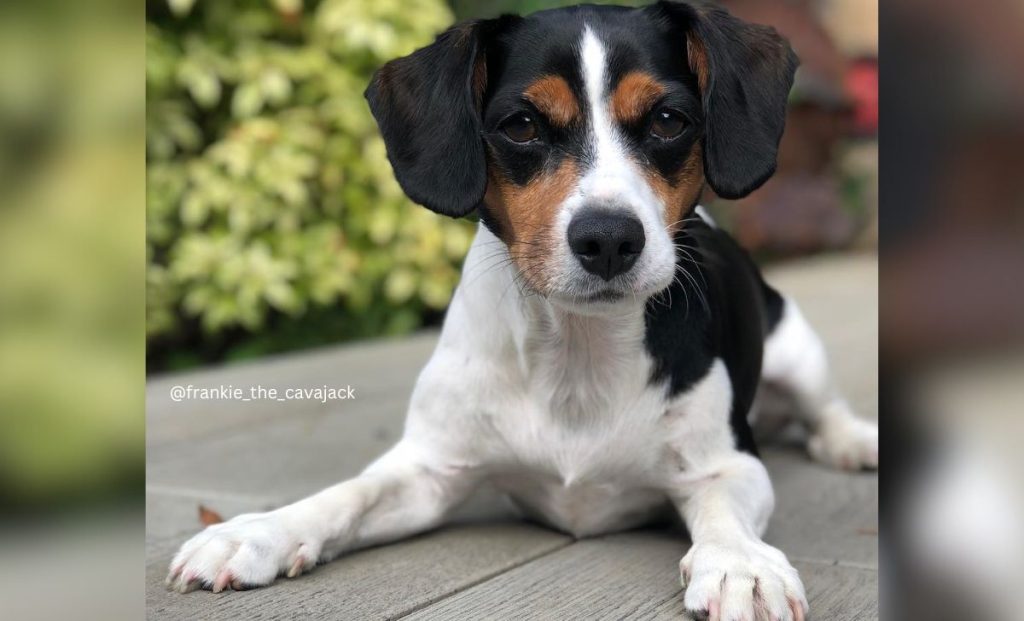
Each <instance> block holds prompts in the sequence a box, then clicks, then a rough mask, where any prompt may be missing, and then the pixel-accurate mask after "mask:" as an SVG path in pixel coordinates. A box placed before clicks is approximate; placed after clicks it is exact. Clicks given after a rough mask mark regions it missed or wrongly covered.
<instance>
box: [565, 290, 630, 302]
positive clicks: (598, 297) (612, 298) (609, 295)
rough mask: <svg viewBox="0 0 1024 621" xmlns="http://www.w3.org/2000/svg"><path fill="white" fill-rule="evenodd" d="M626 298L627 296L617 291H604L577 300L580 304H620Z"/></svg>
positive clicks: (588, 294)
mask: <svg viewBox="0 0 1024 621" xmlns="http://www.w3.org/2000/svg"><path fill="white" fill-rule="evenodd" d="M624 297H626V294H625V293H623V292H621V291H616V290H615V289H602V290H600V291H595V292H593V293H587V294H585V295H582V296H579V297H578V298H577V301H578V302H582V303H584V304H593V303H595V302H618V301H619V300H621V299H623V298H624Z"/></svg>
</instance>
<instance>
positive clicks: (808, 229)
mask: <svg viewBox="0 0 1024 621" xmlns="http://www.w3.org/2000/svg"><path fill="white" fill-rule="evenodd" d="M564 4H571V2H557V1H554V2H552V1H550V0H549V1H538V0H510V1H494V0H452V1H451V2H445V0H412V1H407V0H375V1H374V2H367V1H365V0H324V1H322V2H301V1H299V0H218V1H217V2H210V1H204V0H153V1H150V2H148V3H147V24H146V51H147V54H146V94H147V105H146V121H147V124H146V156H147V157H146V161H147V165H146V168H147V169H146V176H147V201H146V206H147V215H146V232H147V235H146V335H147V370H148V372H149V373H158V372H161V371H169V370H178V369H183V368H188V367H194V366H196V365H206V364H213V363H222V362H231V361H236V360H242V359H251V358H254V357H259V356H263V355H266V354H271V353H276V352H283V351H289V350H295V349H300V348H305V347H314V346H322V345H326V344H330V343H336V342H341V341H348V340H353V339H365V338H373V337H383V336H395V335H401V334H407V333H409V332H411V331H413V330H416V329H418V328H421V327H424V326H433V325H438V324H439V323H440V321H441V319H442V318H443V312H444V309H445V307H446V305H447V304H448V301H449V299H450V297H451V293H452V291H453V289H454V287H455V285H456V283H457V281H458V275H459V269H460V264H461V261H462V258H463V256H464V255H465V252H466V250H467V249H468V247H469V244H470V242H471V240H472V235H473V230H474V223H473V222H471V221H469V220H462V221H455V220H450V219H446V218H441V217H438V216H436V215H435V214H433V213H431V212H429V211H427V210H425V209H422V208H419V207H417V206H415V205H413V204H412V203H411V202H410V201H409V200H408V199H407V198H405V196H404V195H403V194H402V192H401V190H400V189H399V187H398V185H397V183H396V182H395V181H394V178H393V176H392V173H391V168H390V166H389V165H388V162H387V159H386V156H385V152H384V146H383V143H382V141H381V139H380V137H379V135H378V133H377V128H376V125H375V123H374V121H373V118H372V117H371V116H370V113H369V109H368V107H367V106H366V103H365V101H364V100H363V96H362V93H363V89H364V88H365V86H366V84H367V83H368V81H369V78H370V75H371V73H372V72H373V70H374V69H376V68H377V67H379V66H380V65H382V64H383V63H385V62H386V61H388V60H390V59H392V58H395V57H398V56H401V55H404V54H407V53H409V52H411V51H412V50H414V49H416V48H418V47H421V46H423V45H426V44H427V43H429V42H431V41H432V40H433V37H434V36H435V34H436V33H437V32H439V31H440V30H443V29H444V28H446V27H447V26H448V25H450V24H451V23H452V22H453V21H455V20H460V19H467V18H472V17H489V16H496V15H499V14H501V13H507V12H512V13H521V14H525V13H529V12H533V11H536V10H540V9H544V8H551V7H555V6H560V5H564ZM636 4H642V3H636ZM725 5H726V6H727V7H728V8H729V9H730V10H732V11H733V12H734V13H736V14H738V15H740V16H742V17H744V18H746V19H748V20H751V21H755V22H761V23H767V24H773V25H775V26H776V27H777V28H778V29H779V30H780V31H781V32H782V33H783V34H784V35H786V36H787V37H789V38H790V40H791V41H792V42H793V45H794V47H795V49H796V50H797V53H798V54H799V55H800V57H801V59H802V66H801V68H800V70H799V73H798V77H797V83H796V87H795V88H794V90H793V94H792V98H791V106H790V112H789V119H788V121H787V130H786V135H785V138H784V139H783V146H782V150H781V155H780V164H779V171H778V173H777V174H776V176H775V177H774V178H773V179H772V180H771V181H770V182H769V183H768V184H766V185H765V186H764V187H763V188H762V189H761V190H760V191H758V192H757V193H755V194H754V195H752V196H750V197H749V198H747V199H744V200H743V201H740V203H739V204H738V205H730V204H724V203H722V202H721V201H716V200H715V199H714V197H712V196H710V194H709V195H707V196H706V197H705V202H706V203H711V204H713V208H714V210H715V211H716V215H717V216H718V217H719V219H720V220H721V221H722V222H724V223H725V224H726V226H728V227H729V228H730V229H732V230H733V231H734V232H735V233H736V235H737V236H738V237H739V239H740V240H741V242H742V243H743V244H744V245H745V246H747V247H748V248H749V249H751V250H752V251H754V252H755V253H756V254H757V255H758V256H759V257H761V258H762V259H766V260H771V259H780V258H789V257H794V256H800V255H806V254H810V253H820V252H833V251H840V250H849V249H851V248H856V249H871V248H873V247H874V245H875V243H876V237H877V233H876V231H877V227H876V225H875V223H876V222H877V192H876V178H877V149H876V138H875V136H876V130H877V126H878V102H877V49H878V41H877V28H876V22H877V5H876V4H875V3H874V2H865V1H864V0H800V1H796V2H793V1H787V2H779V1H778V0H731V1H729V2H726V3H725Z"/></svg>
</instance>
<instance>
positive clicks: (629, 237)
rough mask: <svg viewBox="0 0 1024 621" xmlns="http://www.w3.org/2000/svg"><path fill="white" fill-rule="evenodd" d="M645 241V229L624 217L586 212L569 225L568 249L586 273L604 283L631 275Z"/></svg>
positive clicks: (625, 215)
mask: <svg viewBox="0 0 1024 621" xmlns="http://www.w3.org/2000/svg"><path fill="white" fill-rule="evenodd" d="M645 241H646V239H645V238H644V225H643V224H641V223H640V221H639V220H637V219H636V218H635V217H633V216H631V215H629V214H625V213H617V212H610V211H596V210H587V211H584V212H582V213H580V214H578V215H577V216H576V217H574V218H573V219H572V222H570V223H569V248H570V249H572V252H573V254H575V255H576V258H577V259H579V262H580V265H582V266H583V269H585V270H587V271H588V272H590V273H591V274H597V275H598V276H600V277H601V278H603V279H605V280H611V279H612V278H614V277H616V276H618V275H619V274H623V273H625V272H628V271H629V269H630V268H631V267H633V264H634V263H636V259H637V257H639V256H640V252H641V251H642V250H643V249H644V243H645Z"/></svg>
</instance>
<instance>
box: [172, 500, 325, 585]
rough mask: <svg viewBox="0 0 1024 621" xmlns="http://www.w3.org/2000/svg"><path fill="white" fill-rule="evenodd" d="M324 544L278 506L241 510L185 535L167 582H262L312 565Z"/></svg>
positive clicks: (301, 570) (174, 583)
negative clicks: (260, 510)
mask: <svg viewBox="0 0 1024 621" xmlns="http://www.w3.org/2000/svg"><path fill="white" fill-rule="evenodd" d="M320 548H321V542H319V541H317V539H316V538H315V537H312V536H310V533H309V529H306V528H303V527H302V526H301V524H299V523H298V522H297V521H296V520H294V519H291V518H290V516H288V515H287V514H284V513H282V512H280V511H271V512H269V513H249V514H245V515H239V516H238V517H236V518H233V519H231V520H228V521H227V522H223V523H220V524H214V525H212V526H208V527H207V528H206V530H204V531H202V532H200V533H199V534H197V535H196V536H194V537H192V538H191V539H189V540H188V541H186V542H185V544H184V545H182V546H181V549H180V550H179V551H178V553H177V554H176V555H175V557H174V560H172V561H171V566H170V572H169V573H168V574H167V586H168V587H169V588H171V589H174V590H176V591H178V592H181V593H187V592H189V591H192V590H195V589H198V588H203V589H210V590H212V591H213V592H214V593H219V592H220V591H223V590H224V589H225V588H227V587H229V586H230V587H231V588H233V589H235V590H243V589H250V588H254V587H258V586H264V585H267V584H270V583H271V582H273V581H274V580H275V579H276V578H277V577H278V576H279V575H281V574H285V575H287V576H288V577H289V578H292V577H295V576H297V575H299V574H301V573H302V572H303V571H306V570H308V569H311V568H312V567H313V566H314V565H316V562H317V559H318V557H319V556H320Z"/></svg>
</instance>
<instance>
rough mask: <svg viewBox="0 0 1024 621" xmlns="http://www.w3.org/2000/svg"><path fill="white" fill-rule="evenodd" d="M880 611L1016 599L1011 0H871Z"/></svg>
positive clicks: (1023, 337) (1021, 93) (1015, 31)
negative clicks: (876, 166)
mask: <svg viewBox="0 0 1024 621" xmlns="http://www.w3.org/2000/svg"><path fill="white" fill-rule="evenodd" d="M880 30H881V37H882V38H881V63H880V70H881V166H882V169H881V188H880V191H881V194H880V196H881V207H880V215H881V238H880V258H881V266H882V273H881V277H880V282H881V308H880V309H879V310H880V319H881V338H882V342H881V344H880V345H881V346H880V352H881V357H882V359H881V361H880V368H881V369H882V373H883V377H882V378H881V380H882V381H881V386H882V392H881V399H882V401H881V403H880V407H881V416H880V420H881V422H882V426H883V443H884V444H885V449H884V453H885V455H886V458H885V465H884V466H883V468H882V474H881V481H882V488H881V502H882V508H883V520H884V526H883V529H882V533H881V542H882V545H883V551H882V558H883V559H884V566H883V571H882V576H883V583H882V601H883V606H884V610H885V616H886V618H892V619H909V620H912V621H913V620H917V619H922V620H924V619H927V620H929V621H944V620H946V619H974V620H978V621H987V620H994V621H1002V620H1007V621H1011V620H1015V619H1021V618H1024V617H1022V613H1021V611H1022V610H1024V594H1022V592H1021V589H1020V585H1021V584H1022V583H1024V498H1022V490H1024V452H1022V451H1021V449H1020V445H1021V441H1022V439H1024V3H1022V2H1020V1H1019V0H978V1H976V2H969V3H966V2H959V1H957V0H893V1H892V2H885V3H883V4H882V5H881V24H880Z"/></svg>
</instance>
